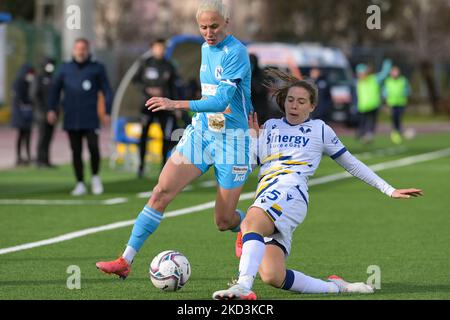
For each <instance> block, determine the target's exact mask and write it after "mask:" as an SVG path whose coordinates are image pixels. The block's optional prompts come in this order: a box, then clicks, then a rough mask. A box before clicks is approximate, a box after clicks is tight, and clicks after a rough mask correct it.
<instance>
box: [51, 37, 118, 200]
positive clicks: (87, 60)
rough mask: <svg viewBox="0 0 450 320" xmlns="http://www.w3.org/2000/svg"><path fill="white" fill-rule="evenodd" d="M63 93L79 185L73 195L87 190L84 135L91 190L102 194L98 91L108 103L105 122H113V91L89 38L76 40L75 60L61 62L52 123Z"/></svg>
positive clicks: (55, 87) (53, 101)
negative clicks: (87, 152) (95, 56)
mask: <svg viewBox="0 0 450 320" xmlns="http://www.w3.org/2000/svg"><path fill="white" fill-rule="evenodd" d="M61 92H64V99H63V101H62V106H63V109H64V130H66V131H67V133H68V135H69V140H70V146H71V149H72V157H73V166H74V170H75V174H76V178H77V185H76V187H75V189H74V190H73V192H72V195H73V196H81V195H84V194H86V193H87V189H86V186H85V184H84V174H83V160H82V145H83V138H85V139H86V140H87V144H88V148H89V152H90V154H91V171H92V186H91V187H92V193H93V194H96V195H98V194H102V193H103V185H102V182H101V180H100V177H99V171H100V149H99V141H98V139H99V137H98V135H99V128H100V118H99V115H98V110H97V105H98V97H99V92H102V93H103V95H104V97H105V104H106V115H105V117H104V122H105V124H106V125H108V124H109V123H110V121H111V120H110V119H111V118H110V114H111V107H112V100H113V93H112V90H111V87H110V85H109V81H108V78H107V74H106V70H105V67H104V66H103V64H101V63H99V62H97V61H94V60H93V59H92V58H91V54H90V44H89V41H88V40H86V39H78V40H76V41H75V45H74V48H73V59H72V61H70V62H67V63H64V64H62V65H61V67H60V69H59V71H58V72H57V74H56V75H55V78H54V84H53V86H52V90H51V95H50V101H49V110H50V111H49V112H48V114H47V118H48V122H49V123H50V124H53V125H54V124H55V123H56V121H57V109H58V106H59V104H60V101H59V100H60V96H61Z"/></svg>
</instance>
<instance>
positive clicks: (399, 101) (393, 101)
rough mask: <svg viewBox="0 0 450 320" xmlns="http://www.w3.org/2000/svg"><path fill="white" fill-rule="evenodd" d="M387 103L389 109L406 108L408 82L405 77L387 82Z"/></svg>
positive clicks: (389, 79) (388, 79) (387, 80)
mask: <svg viewBox="0 0 450 320" xmlns="http://www.w3.org/2000/svg"><path fill="white" fill-rule="evenodd" d="M384 85H385V89H386V103H387V105H388V106H389V107H404V106H406V104H407V103H408V96H407V95H406V89H407V85H408V82H407V80H406V78H405V77H399V78H397V79H394V78H392V77H389V78H387V79H386V82H385V84H384Z"/></svg>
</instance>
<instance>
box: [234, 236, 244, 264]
mask: <svg viewBox="0 0 450 320" xmlns="http://www.w3.org/2000/svg"><path fill="white" fill-rule="evenodd" d="M243 245H244V244H243V242H242V232H240V231H239V232H238V233H237V237H236V242H235V248H234V249H235V252H236V257H238V258H241V256H242V246H243Z"/></svg>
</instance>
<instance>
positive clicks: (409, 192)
mask: <svg viewBox="0 0 450 320" xmlns="http://www.w3.org/2000/svg"><path fill="white" fill-rule="evenodd" d="M421 196H423V191H422V190H420V189H399V190H395V191H394V193H393V194H392V198H394V199H410V198H417V197H421Z"/></svg>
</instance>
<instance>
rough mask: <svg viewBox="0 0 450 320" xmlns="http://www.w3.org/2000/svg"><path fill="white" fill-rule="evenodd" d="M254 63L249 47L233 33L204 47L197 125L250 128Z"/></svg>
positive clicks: (220, 128)
mask: <svg viewBox="0 0 450 320" xmlns="http://www.w3.org/2000/svg"><path fill="white" fill-rule="evenodd" d="M251 78H252V74H251V66H250V59H249V55H248V52H247V49H246V47H245V46H244V45H243V44H242V43H241V42H240V41H239V40H237V39H236V38H235V37H233V36H232V35H229V36H227V37H226V38H225V40H223V41H222V42H221V43H219V44H218V45H217V46H209V45H208V44H206V43H205V44H204V45H203V46H202V64H201V68H200V81H201V86H202V96H203V100H202V101H192V102H191V105H190V107H191V110H192V111H195V112H198V113H197V114H196V116H195V117H194V119H193V126H194V127H196V128H197V127H198V126H201V128H202V129H204V130H210V131H213V132H222V133H223V132H224V131H225V130H227V129H244V130H247V129H248V115H249V113H250V112H253V106H252V102H251Z"/></svg>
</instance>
